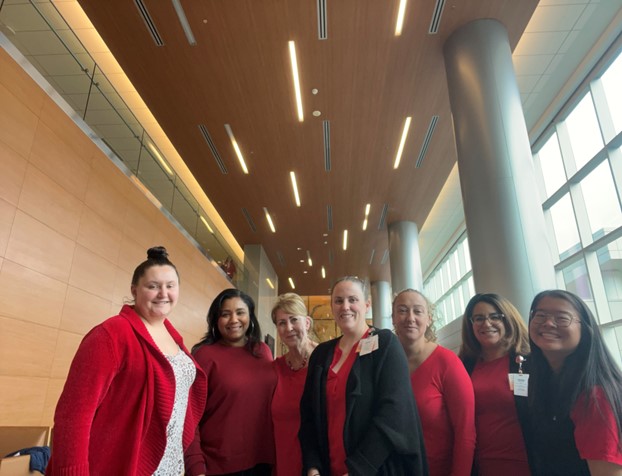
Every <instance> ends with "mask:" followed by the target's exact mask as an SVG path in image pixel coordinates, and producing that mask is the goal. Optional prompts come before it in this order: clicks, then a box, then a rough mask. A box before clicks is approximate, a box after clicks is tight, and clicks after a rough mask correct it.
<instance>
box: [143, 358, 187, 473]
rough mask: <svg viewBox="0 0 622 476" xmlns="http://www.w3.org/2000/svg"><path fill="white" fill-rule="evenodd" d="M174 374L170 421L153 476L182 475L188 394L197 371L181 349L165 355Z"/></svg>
mask: <svg viewBox="0 0 622 476" xmlns="http://www.w3.org/2000/svg"><path fill="white" fill-rule="evenodd" d="M166 358H167V360H168V361H169V363H170V364H171V367H173V372H174V373H175V401H174V403H173V412H172V413H171V419H170V420H169V422H168V425H166V448H165V449H164V456H162V460H161V461H160V464H159V465H158V468H157V469H156V470H155V473H153V474H154V476H180V475H183V474H184V449H183V443H182V439H183V434H184V422H185V420H186V409H187V408H188V394H189V392H190V387H191V386H192V384H193V383H194V379H195V377H196V373H197V369H196V368H195V366H194V363H193V362H192V360H191V359H190V357H188V356H187V355H186V353H185V352H183V351H182V350H181V349H180V350H179V352H177V354H176V355H172V356H171V355H167V356H166Z"/></svg>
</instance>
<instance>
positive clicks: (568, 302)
mask: <svg viewBox="0 0 622 476" xmlns="http://www.w3.org/2000/svg"><path fill="white" fill-rule="evenodd" d="M529 337H530V342H531V350H532V354H531V365H530V377H529V397H528V400H529V409H530V415H529V416H530V420H529V422H530V425H529V433H530V439H531V442H532V445H530V446H531V447H532V448H533V450H532V452H531V455H530V456H531V462H532V471H533V473H534V474H538V475H540V474H542V475H547V476H558V475H559V476H561V475H563V476H573V475H590V474H591V475H599V476H613V475H621V474H622V449H621V447H620V441H622V440H621V438H620V437H621V430H622V374H621V373H620V370H619V368H618V367H617V365H616V363H615V362H614V360H613V357H612V356H611V354H610V353H609V351H608V350H607V347H606V346H605V343H604V342H603V338H602V336H601V334H600V330H599V329H598V323H597V322H596V319H595V318H594V316H593V314H592V312H591V311H590V309H589V308H588V306H587V305H586V304H585V302H583V300H581V298H579V297H578V296H576V295H574V294H572V293H570V292H568V291H562V290H551V291H543V292H541V293H540V294H538V295H537V296H536V297H535V298H534V300H533V303H532V305H531V312H530V320H529Z"/></svg>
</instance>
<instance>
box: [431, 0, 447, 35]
mask: <svg viewBox="0 0 622 476" xmlns="http://www.w3.org/2000/svg"><path fill="white" fill-rule="evenodd" d="M444 8H445V0H436V5H434V13H432V21H430V28H429V29H428V33H429V34H431V35H434V34H436V33H438V30H439V28H440V26H441V16H443V9H444Z"/></svg>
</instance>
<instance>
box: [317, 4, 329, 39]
mask: <svg viewBox="0 0 622 476" xmlns="http://www.w3.org/2000/svg"><path fill="white" fill-rule="evenodd" d="M317 36H318V38H319V39H320V40H325V39H327V38H328V31H327V25H326V0H317Z"/></svg>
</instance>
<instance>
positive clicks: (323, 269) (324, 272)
mask: <svg viewBox="0 0 622 476" xmlns="http://www.w3.org/2000/svg"><path fill="white" fill-rule="evenodd" d="M322 279H326V269H325V268H324V266H322Z"/></svg>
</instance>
